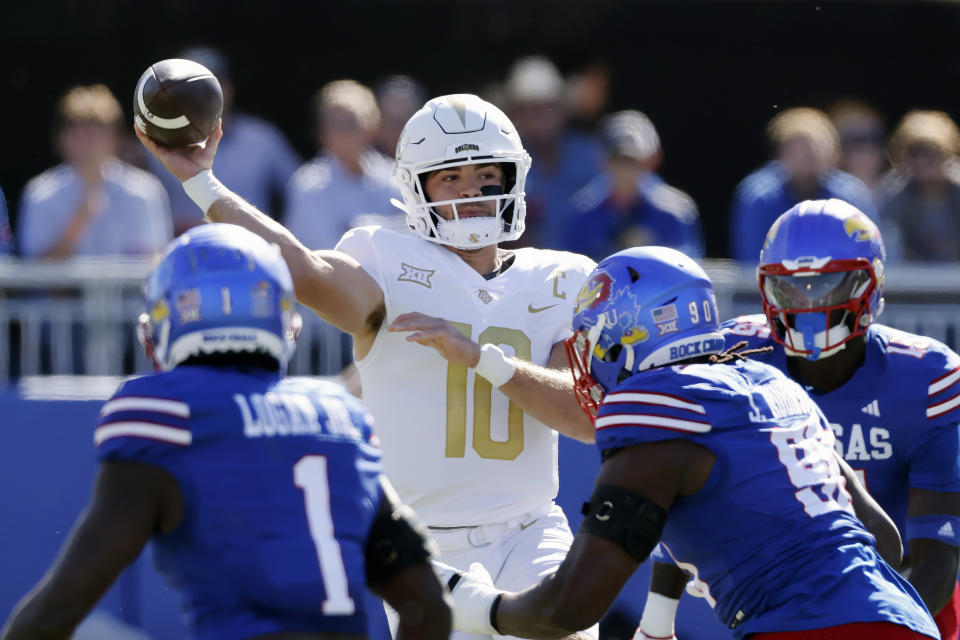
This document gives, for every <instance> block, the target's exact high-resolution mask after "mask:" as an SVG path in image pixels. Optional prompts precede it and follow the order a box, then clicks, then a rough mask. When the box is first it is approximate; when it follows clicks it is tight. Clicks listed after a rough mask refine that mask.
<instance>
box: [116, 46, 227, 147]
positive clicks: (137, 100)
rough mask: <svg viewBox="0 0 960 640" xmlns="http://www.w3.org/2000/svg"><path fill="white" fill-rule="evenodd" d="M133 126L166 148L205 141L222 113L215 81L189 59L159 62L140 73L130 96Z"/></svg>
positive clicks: (207, 71) (220, 99)
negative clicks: (131, 98) (131, 96)
mask: <svg viewBox="0 0 960 640" xmlns="http://www.w3.org/2000/svg"><path fill="white" fill-rule="evenodd" d="M133 113H134V118H133V120H134V125H135V126H136V127H137V128H138V129H140V131H143V132H144V133H146V134H147V135H148V136H149V137H150V138H152V139H153V140H154V141H156V142H158V143H160V144H162V145H164V146H167V147H183V146H186V145H188V144H193V143H195V142H200V141H202V140H206V139H207V137H208V136H209V135H210V134H211V133H213V130H214V129H215V128H216V126H217V122H218V121H219V120H220V116H221V115H222V113H223V90H221V88H220V83H219V82H218V81H217V78H216V77H215V76H214V75H213V74H212V73H211V72H210V70H209V69H207V68H206V67H205V66H203V65H202V64H199V63H197V62H193V61H192V60H181V59H179V58H170V59H169V60H161V61H160V62H157V63H155V64H152V65H150V67H149V68H148V69H147V70H146V71H144V72H143V75H142V76H140V81H139V82H137V89H136V91H134V95H133Z"/></svg>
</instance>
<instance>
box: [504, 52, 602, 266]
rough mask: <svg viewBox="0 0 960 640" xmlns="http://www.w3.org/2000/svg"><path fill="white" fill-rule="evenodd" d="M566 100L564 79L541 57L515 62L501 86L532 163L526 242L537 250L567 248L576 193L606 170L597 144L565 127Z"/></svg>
mask: <svg viewBox="0 0 960 640" xmlns="http://www.w3.org/2000/svg"><path fill="white" fill-rule="evenodd" d="M566 97H567V95H566V83H565V81H564V79H563V77H562V76H561V75H560V72H559V71H558V70H557V67H556V66H555V65H554V64H553V62H551V61H550V60H548V59H547V58H545V57H543V56H530V57H526V58H521V59H519V60H517V61H516V62H515V63H514V65H513V67H512V68H511V69H510V73H509V74H508V76H507V80H506V83H505V84H504V87H503V101H504V109H505V111H506V112H507V114H508V115H509V116H510V119H511V120H513V122H514V124H515V125H516V127H517V132H518V133H519V134H520V137H521V138H522V139H523V141H524V144H525V145H526V147H527V150H528V151H529V153H530V156H531V158H532V159H533V164H532V165H531V167H530V173H529V174H528V175H527V186H526V194H527V197H526V201H527V229H528V230H527V233H526V234H525V235H524V240H525V243H526V244H531V245H533V246H537V247H543V248H556V247H559V246H561V245H562V244H563V242H564V240H565V233H566V227H567V226H568V222H569V221H568V219H567V218H565V216H566V215H568V214H569V213H570V212H571V211H572V205H573V194H575V193H576V192H577V191H579V190H580V189H581V188H583V187H584V186H586V184H587V183H588V182H590V180H592V179H593V178H595V177H596V176H597V175H599V174H600V173H601V172H602V171H603V151H602V149H601V148H600V145H599V143H598V142H597V141H596V140H594V139H593V138H592V137H590V136H587V135H584V134H581V133H577V132H575V131H572V130H570V129H568V128H567V121H568V116H569V114H568V106H567V102H566ZM531 230H533V231H535V234H531V233H530V231H531Z"/></svg>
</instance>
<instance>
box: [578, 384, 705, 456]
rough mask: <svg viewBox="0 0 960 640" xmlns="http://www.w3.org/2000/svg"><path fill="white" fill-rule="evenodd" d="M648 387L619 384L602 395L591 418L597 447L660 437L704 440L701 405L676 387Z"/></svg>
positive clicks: (640, 442) (652, 439) (611, 447)
mask: <svg viewBox="0 0 960 640" xmlns="http://www.w3.org/2000/svg"><path fill="white" fill-rule="evenodd" d="M650 382H652V380H651V381H650ZM652 387H653V385H649V387H645V388H644V389H643V390H640V389H624V388H623V387H621V388H619V389H617V390H616V391H611V392H610V393H608V394H607V395H606V396H604V399H603V403H602V404H601V405H600V410H599V411H598V412H597V419H596V421H595V422H594V426H595V427H596V431H597V447H598V448H599V449H600V451H605V450H607V449H614V448H617V447H625V446H630V445H636V444H645V443H648V442H660V441H663V440H677V439H683V440H692V441H694V442H699V443H701V444H703V443H704V438H703V436H704V435H705V434H707V433H709V432H710V430H711V424H710V421H709V419H708V418H707V417H706V411H705V409H704V407H703V406H702V405H701V404H699V403H697V402H693V401H690V400H687V399H685V398H683V397H682V396H680V395H678V394H677V390H676V389H671V392H670V393H660V392H658V391H652V390H649V389H651V388H652Z"/></svg>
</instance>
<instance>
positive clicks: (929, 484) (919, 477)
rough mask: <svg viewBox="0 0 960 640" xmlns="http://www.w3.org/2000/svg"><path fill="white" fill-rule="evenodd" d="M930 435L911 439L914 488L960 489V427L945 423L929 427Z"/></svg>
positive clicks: (911, 474)
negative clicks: (913, 440)
mask: <svg viewBox="0 0 960 640" xmlns="http://www.w3.org/2000/svg"><path fill="white" fill-rule="evenodd" d="M926 435H927V437H926V438H923V439H922V440H920V439H918V440H919V441H915V442H913V443H911V444H912V445H914V446H912V447H911V449H910V452H909V454H908V456H909V463H910V479H909V484H910V488H911V489H929V490H930V491H945V492H954V491H960V427H958V426H957V425H956V424H951V425H942V426H939V427H935V428H933V429H930V430H928V431H927V434H926Z"/></svg>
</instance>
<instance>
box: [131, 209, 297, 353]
mask: <svg viewBox="0 0 960 640" xmlns="http://www.w3.org/2000/svg"><path fill="white" fill-rule="evenodd" d="M144 293H145V298H146V312H145V313H144V314H142V315H141V317H140V337H141V340H142V341H143V343H144V345H145V347H146V348H147V352H148V354H150V355H151V356H152V357H153V360H154V362H155V363H156V365H157V368H158V369H161V370H168V369H171V368H173V367H175V366H176V365H178V364H180V363H181V362H183V361H184V360H186V359H188V358H190V357H193V356H196V355H201V354H215V353H230V352H236V353H262V354H266V355H268V356H270V357H272V358H274V359H275V360H276V361H277V363H278V365H279V366H280V367H281V368H284V367H285V366H286V364H287V362H288V361H289V359H290V356H291V355H292V353H293V347H294V340H293V338H294V335H293V334H294V328H295V326H296V324H297V321H298V319H299V318H298V316H297V315H296V313H295V311H294V293H293V282H292V279H291V277H290V271H289V269H288V268H287V265H286V263H285V262H284V261H283V258H281V257H280V252H279V250H278V249H277V247H276V246H275V245H271V244H268V243H267V242H266V241H265V240H263V239H262V238H260V237H259V236H257V235H255V234H253V233H251V232H250V231H247V230H246V229H243V228H242V227H238V226H236V225H231V224H205V225H201V226H198V227H194V228H193V229H190V230H189V231H187V232H186V233H184V234H183V235H181V236H180V237H178V238H177V239H176V240H174V241H173V242H171V243H170V245H168V247H167V249H166V251H165V253H164V254H163V256H162V257H161V259H160V261H159V263H158V264H157V266H156V267H155V268H154V269H153V271H152V272H151V273H150V275H149V276H147V280H146V285H145V287H144Z"/></svg>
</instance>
